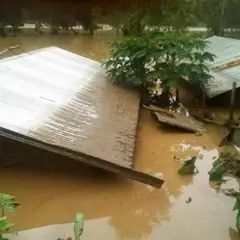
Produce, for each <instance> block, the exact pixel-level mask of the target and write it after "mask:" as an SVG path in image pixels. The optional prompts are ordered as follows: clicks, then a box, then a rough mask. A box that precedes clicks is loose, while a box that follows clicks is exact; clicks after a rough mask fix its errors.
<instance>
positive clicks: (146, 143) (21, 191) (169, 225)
mask: <svg viewBox="0 0 240 240" xmlns="http://www.w3.org/2000/svg"><path fill="white" fill-rule="evenodd" d="M108 40H110V38H109V37H108V36H107V37H104V36H101V37H96V38H93V39H91V38H88V37H76V38H72V37H67V36H63V37H56V38H55V37H48V36H43V37H41V38H35V37H20V38H18V37H16V38H5V39H0V48H2V49H4V48H6V47H7V46H8V45H9V44H10V45H16V44H22V45H23V46H22V48H24V49H26V50H31V49H35V48H38V47H43V46H51V45H56V46H59V47H62V48H66V49H69V50H72V51H75V52H76V53H79V54H83V55H84V56H87V57H90V58H93V59H96V60H102V59H103V58H104V57H105V56H106V55H107V53H108V47H107V42H108ZM157 125H158V124H157V123H156V121H155V119H153V118H152V116H151V114H150V112H149V111H148V110H144V109H141V111H140V120H139V129H138V134H137V147H136V153H135V168H136V169H138V170H142V171H144V172H146V173H150V174H153V175H157V176H164V179H165V184H164V187H163V188H162V189H161V190H156V189H153V188H151V187H147V186H145V185H143V184H140V183H136V182H132V181H128V180H123V179H121V178H117V177H115V176H114V175H112V174H109V173H106V172H104V171H101V170H97V169H94V168H89V167H86V166H84V165H82V164H80V163H76V162H74V161H72V162H71V163H70V161H69V160H66V159H65V158H63V157H60V156H57V155H53V154H49V153H46V152H43V151H40V150H35V149H33V148H31V147H27V146H25V145H23V144H15V143H11V142H9V141H3V140H1V146H2V147H1V149H2V150H1V157H2V161H3V160H4V162H5V165H10V166H8V167H7V168H1V169H0V191H1V192H9V193H11V194H13V195H15V196H16V197H17V199H18V200H19V202H21V203H22V206H21V207H20V208H19V211H18V213H17V214H14V215H11V216H10V218H11V220H12V221H14V222H15V223H16V229H17V230H20V229H28V228H34V227H40V226H45V225H49V224H57V223H67V222H72V221H73V219H74V217H75V214H76V212H78V211H81V212H83V213H84V214H85V217H86V219H87V220H94V219H105V220H104V221H101V224H102V225H101V226H102V229H101V230H102V234H101V235H99V234H98V231H95V229H96V228H97V227H99V226H100V225H99V223H92V224H91V223H89V225H88V229H89V230H87V231H89V232H91V239H104V240H107V239H109V240H110V239H111V240H114V239H116V240H122V239H129V240H130V239H131V240H132V239H134V240H135V239H148V240H158V239H167V240H179V239H196V240H198V239H199V240H200V239H211V240H215V239H216V240H228V239H235V240H236V239H238V236H237V234H236V233H235V232H234V231H232V228H233V229H235V218H236V213H234V212H232V207H233V205H234V202H235V200H234V198H231V197H228V196H226V195H225V194H224V193H222V191H220V190H221V189H223V188H234V189H235V188H236V189H238V183H237V182H236V180H234V179H232V178H229V181H227V182H226V183H223V184H222V186H220V187H219V186H217V187H216V186H214V185H210V184H209V182H208V172H209V170H210V169H211V167H212V162H213V161H214V159H215V158H216V157H217V156H218V151H217V149H216V146H217V145H218V144H219V142H220V140H221V137H222V131H221V128H220V127H219V126H214V125H212V126H210V125H208V126H207V130H208V131H207V133H206V134H204V135H202V136H195V135H193V134H187V133H182V132H179V131H177V130H171V129H164V128H161V129H159V128H157ZM194 155H199V158H198V159H197V161H196V167H197V169H198V170H199V173H198V174H195V175H193V176H181V175H179V174H177V170H178V168H179V166H180V164H181V159H182V158H184V157H187V156H194ZM174 156H175V157H174ZM176 159H179V160H176ZM39 163H41V164H39ZM237 191H238V190H237ZM189 199H191V201H189ZM106 219H107V220H106ZM99 221H100V220H99ZM59 237H61V236H59ZM89 239H90V238H89Z"/></svg>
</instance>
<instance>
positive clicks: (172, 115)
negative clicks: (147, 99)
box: [143, 105, 205, 133]
mask: <svg viewBox="0 0 240 240" xmlns="http://www.w3.org/2000/svg"><path fill="white" fill-rule="evenodd" d="M143 107H145V108H147V109H149V110H150V111H152V112H153V113H154V115H155V116H156V117H157V119H158V121H159V122H160V123H165V124H167V125H171V126H173V127H178V128H181V129H185V130H187V131H189V132H193V133H197V132H201V133H203V132H205V129H204V128H203V126H202V125H201V124H200V123H198V122H197V121H195V120H194V119H193V118H192V117H190V116H186V115H184V114H181V113H176V112H172V111H169V110H166V109H162V108H159V107H156V106H153V105H150V106H149V107H147V106H143Z"/></svg>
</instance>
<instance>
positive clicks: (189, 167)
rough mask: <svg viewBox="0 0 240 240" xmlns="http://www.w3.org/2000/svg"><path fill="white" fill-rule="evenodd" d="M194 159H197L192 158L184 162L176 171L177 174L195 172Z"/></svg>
mask: <svg viewBox="0 0 240 240" xmlns="http://www.w3.org/2000/svg"><path fill="white" fill-rule="evenodd" d="M196 159H197V158H196V157H195V156H194V157H192V158H191V159H189V160H186V161H184V162H183V164H182V166H181V167H180V169H179V170H178V173H179V174H181V175H188V174H193V173H194V171H195V162H196Z"/></svg>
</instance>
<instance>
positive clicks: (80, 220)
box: [74, 213, 84, 240]
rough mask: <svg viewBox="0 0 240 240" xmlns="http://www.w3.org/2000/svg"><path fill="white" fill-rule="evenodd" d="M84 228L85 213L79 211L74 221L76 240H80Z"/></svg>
mask: <svg viewBox="0 0 240 240" xmlns="http://www.w3.org/2000/svg"><path fill="white" fill-rule="evenodd" d="M83 228H84V215H83V214H82V213H77V214H76V219H75V222H74V236H75V240H80V236H81V235H82V233H83Z"/></svg>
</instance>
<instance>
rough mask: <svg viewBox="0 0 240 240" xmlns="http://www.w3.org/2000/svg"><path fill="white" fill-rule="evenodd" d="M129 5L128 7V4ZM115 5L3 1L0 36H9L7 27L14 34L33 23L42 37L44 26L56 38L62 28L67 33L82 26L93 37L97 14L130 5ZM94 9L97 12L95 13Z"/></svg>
mask: <svg viewBox="0 0 240 240" xmlns="http://www.w3.org/2000/svg"><path fill="white" fill-rule="evenodd" d="M125 2H126V3H125ZM125 2H124V1H122V2H120V3H116V2H114V1H110V0H101V1H100V0H89V1H81V0H80V1H77V0H61V1H60V0H48V1H47V0H25V1H23V0H1V1H0V34H1V35H6V26H9V25H10V26H11V27H12V31H13V32H14V33H16V32H18V31H19V27H20V26H23V24H24V23H34V24H35V31H37V32H39V33H41V32H42V25H43V24H44V25H47V26H49V27H51V30H52V33H53V34H56V33H57V32H58V30H59V29H60V28H62V29H65V30H68V29H72V31H73V32H74V33H76V34H77V32H76V31H74V29H73V26H76V25H82V27H83V28H84V29H85V30H88V31H89V32H90V33H91V34H92V33H93V31H94V29H96V28H97V25H96V24H95V23H94V19H95V18H96V15H97V14H98V13H96V9H97V11H98V10H99V9H101V13H100V15H102V16H104V15H107V14H108V13H109V12H110V11H111V10H112V9H113V8H116V7H117V8H122V9H124V7H126V6H127V3H128V4H129V2H127V1H125ZM94 9H95V10H94Z"/></svg>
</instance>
